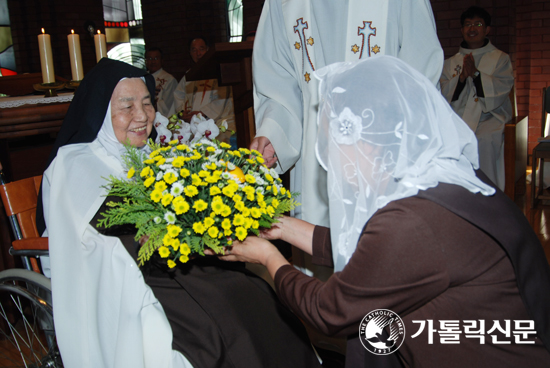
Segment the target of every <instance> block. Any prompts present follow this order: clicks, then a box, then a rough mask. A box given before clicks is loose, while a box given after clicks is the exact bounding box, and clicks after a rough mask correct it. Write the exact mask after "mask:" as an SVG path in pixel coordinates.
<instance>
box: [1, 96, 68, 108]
mask: <svg viewBox="0 0 550 368" xmlns="http://www.w3.org/2000/svg"><path fill="white" fill-rule="evenodd" d="M73 97H74V93H61V94H59V96H56V97H44V96H24V97H5V98H1V99H0V109H6V108H11V107H19V106H23V105H37V104H46V103H59V102H71V101H72V100H73Z"/></svg>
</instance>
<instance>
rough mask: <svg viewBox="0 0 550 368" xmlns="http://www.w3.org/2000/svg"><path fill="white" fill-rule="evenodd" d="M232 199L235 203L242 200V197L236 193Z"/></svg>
mask: <svg viewBox="0 0 550 368" xmlns="http://www.w3.org/2000/svg"><path fill="white" fill-rule="evenodd" d="M232 199H233V202H235V203H237V202H240V201H242V200H243V197H241V196H240V195H238V194H235V195H234V196H233V198H232Z"/></svg>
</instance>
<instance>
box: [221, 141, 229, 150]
mask: <svg viewBox="0 0 550 368" xmlns="http://www.w3.org/2000/svg"><path fill="white" fill-rule="evenodd" d="M220 147H221V148H224V149H228V148H231V145H229V144H227V143H225V142H221V143H220Z"/></svg>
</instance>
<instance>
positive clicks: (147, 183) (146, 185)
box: [143, 176, 155, 188]
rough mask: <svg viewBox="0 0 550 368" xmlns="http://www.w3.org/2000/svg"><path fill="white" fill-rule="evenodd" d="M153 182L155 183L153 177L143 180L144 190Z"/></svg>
mask: <svg viewBox="0 0 550 368" xmlns="http://www.w3.org/2000/svg"><path fill="white" fill-rule="evenodd" d="M154 182H155V177H154V176H151V177H148V178H147V179H145V181H144V182H143V185H145V188H149V187H150V186H151V184H153V183H154Z"/></svg>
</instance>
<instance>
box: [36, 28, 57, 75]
mask: <svg viewBox="0 0 550 368" xmlns="http://www.w3.org/2000/svg"><path fill="white" fill-rule="evenodd" d="M38 48H39V49H40V65H41V67H42V82H43V83H54V82H55V72H54V70H53V57H52V44H51V41H50V35H49V34H46V33H45V32H44V28H42V34H41V35H38Z"/></svg>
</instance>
